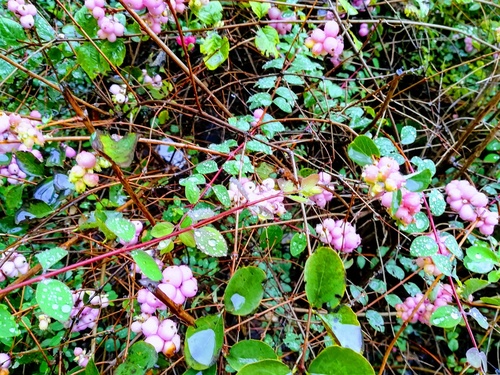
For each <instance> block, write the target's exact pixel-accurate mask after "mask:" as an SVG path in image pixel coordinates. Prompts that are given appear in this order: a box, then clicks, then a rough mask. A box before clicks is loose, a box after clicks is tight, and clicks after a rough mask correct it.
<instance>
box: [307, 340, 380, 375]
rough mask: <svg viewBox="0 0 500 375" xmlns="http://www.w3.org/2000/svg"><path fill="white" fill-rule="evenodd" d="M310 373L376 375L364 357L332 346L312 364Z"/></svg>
mask: <svg viewBox="0 0 500 375" xmlns="http://www.w3.org/2000/svg"><path fill="white" fill-rule="evenodd" d="M308 373H309V374H311V375H353V374H356V375H375V371H374V370H373V368H372V366H371V365H370V363H369V362H368V361H367V360H366V359H365V358H364V357H363V356H362V355H360V354H358V353H356V352H355V351H354V350H352V349H349V348H341V347H340V346H330V347H328V348H326V349H324V350H323V351H322V352H321V353H319V355H318V356H317V357H316V358H315V359H314V360H313V361H312V362H311V365H310V366H309V368H308Z"/></svg>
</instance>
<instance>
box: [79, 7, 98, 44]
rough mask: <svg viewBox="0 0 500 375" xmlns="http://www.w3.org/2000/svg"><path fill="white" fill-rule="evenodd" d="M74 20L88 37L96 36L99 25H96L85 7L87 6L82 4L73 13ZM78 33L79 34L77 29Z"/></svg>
mask: <svg viewBox="0 0 500 375" xmlns="http://www.w3.org/2000/svg"><path fill="white" fill-rule="evenodd" d="M75 21H76V23H77V24H78V25H79V26H80V27H81V28H82V29H83V30H84V31H85V32H86V33H87V35H88V36H89V37H91V38H95V37H97V30H98V29H99V26H98V25H97V20H96V19H95V18H94V17H93V16H92V13H91V12H90V11H89V10H88V9H87V7H85V6H83V7H81V8H80V10H79V11H78V12H76V13H75ZM77 30H78V29H77ZM78 33H79V34H80V31H79V30H78ZM82 36H83V34H82Z"/></svg>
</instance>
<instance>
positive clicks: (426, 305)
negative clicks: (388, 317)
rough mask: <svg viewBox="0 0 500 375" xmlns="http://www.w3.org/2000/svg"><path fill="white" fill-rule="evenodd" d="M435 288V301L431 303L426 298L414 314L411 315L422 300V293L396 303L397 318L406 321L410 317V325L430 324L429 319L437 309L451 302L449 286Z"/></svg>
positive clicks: (451, 296) (451, 292) (451, 294)
mask: <svg viewBox="0 0 500 375" xmlns="http://www.w3.org/2000/svg"><path fill="white" fill-rule="evenodd" d="M437 288H439V289H438V292H437V297H436V299H435V300H434V301H433V302H431V301H430V300H429V299H428V298H425V299H424V302H422V304H421V305H420V306H419V308H418V309H417V311H415V313H413V310H414V309H415V307H416V306H417V305H418V304H419V303H420V301H422V299H423V298H424V295H423V294H422V293H418V294H417V295H416V296H415V297H408V298H407V299H406V300H405V301H404V302H403V303H398V304H397V305H396V311H397V316H398V318H401V319H403V320H404V321H407V320H409V319H410V316H411V320H410V323H416V322H420V323H424V324H430V323H429V319H430V317H431V315H432V313H433V312H434V311H435V310H436V309H437V308H438V307H441V306H446V305H448V304H449V303H451V301H452V300H453V289H452V288H451V286H450V285H448V284H442V285H438V286H437Z"/></svg>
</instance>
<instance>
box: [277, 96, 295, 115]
mask: <svg viewBox="0 0 500 375" xmlns="http://www.w3.org/2000/svg"><path fill="white" fill-rule="evenodd" d="M273 103H274V104H276V106H277V107H278V108H279V109H281V110H282V111H283V112H285V113H292V106H291V105H290V103H289V102H288V101H286V100H285V99H283V98H281V97H278V98H274V100H273Z"/></svg>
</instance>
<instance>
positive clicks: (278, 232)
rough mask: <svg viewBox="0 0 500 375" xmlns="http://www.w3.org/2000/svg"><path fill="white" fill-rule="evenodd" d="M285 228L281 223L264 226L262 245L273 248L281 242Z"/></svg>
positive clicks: (261, 237)
mask: <svg viewBox="0 0 500 375" xmlns="http://www.w3.org/2000/svg"><path fill="white" fill-rule="evenodd" d="M282 239H283V229H281V227H280V226H279V225H271V226H268V227H265V228H263V230H262V233H261V234H260V246H261V247H262V248H263V249H273V248H275V247H276V246H278V245H279V244H280V243H281V240H282Z"/></svg>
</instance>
